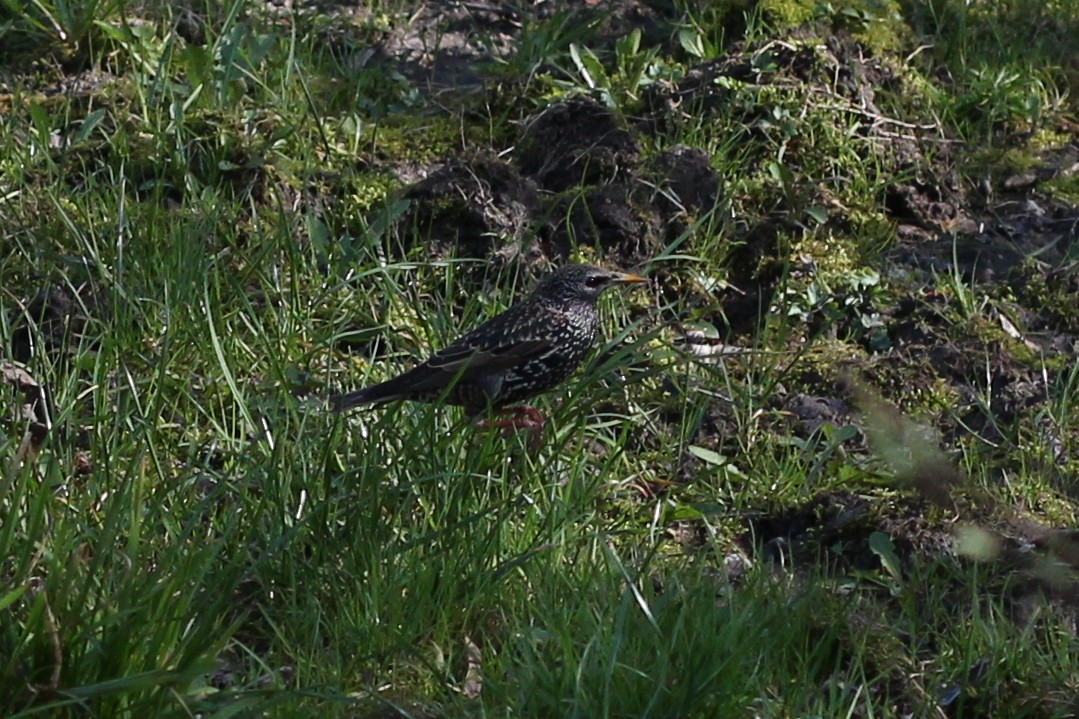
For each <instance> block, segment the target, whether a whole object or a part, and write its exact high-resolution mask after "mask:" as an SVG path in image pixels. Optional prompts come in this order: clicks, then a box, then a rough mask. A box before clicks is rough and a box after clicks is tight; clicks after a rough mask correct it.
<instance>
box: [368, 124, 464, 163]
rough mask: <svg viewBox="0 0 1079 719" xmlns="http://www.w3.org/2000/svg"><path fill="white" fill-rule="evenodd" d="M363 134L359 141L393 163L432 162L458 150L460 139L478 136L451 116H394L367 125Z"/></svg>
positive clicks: (381, 157)
mask: <svg viewBox="0 0 1079 719" xmlns="http://www.w3.org/2000/svg"><path fill="white" fill-rule="evenodd" d="M462 132H463V134H464V138H462ZM363 134H364V137H363V139H362V140H361V143H363V145H364V146H366V147H367V148H370V150H371V151H372V152H373V153H374V154H375V156H376V157H378V159H380V160H383V161H386V162H392V163H418V164H426V163H430V162H434V161H436V160H438V159H440V158H443V157H445V156H447V155H452V154H454V153H455V152H457V151H458V149H459V148H460V147H461V143H462V141H464V142H466V143H468V142H470V141H471V140H477V141H478V140H480V139H481V138H479V137H475V136H474V135H477V134H478V133H477V132H476V131H474V130H472V129H471V128H470V127H469V126H468V125H465V126H464V127H463V128H462V125H461V123H460V122H459V120H458V118H456V117H450V116H444V117H415V116H410V117H404V116H397V115H395V116H392V117H387V118H385V119H383V120H381V121H379V122H378V123H377V124H371V125H368V126H366V127H365V128H364V131H363Z"/></svg>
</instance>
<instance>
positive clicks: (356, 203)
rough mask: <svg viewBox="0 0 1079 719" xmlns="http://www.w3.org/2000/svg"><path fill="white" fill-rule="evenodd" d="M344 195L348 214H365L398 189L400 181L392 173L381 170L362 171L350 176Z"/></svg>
mask: <svg viewBox="0 0 1079 719" xmlns="http://www.w3.org/2000/svg"><path fill="white" fill-rule="evenodd" d="M350 185H351V187H350V188H349V192H348V194H347V196H346V201H347V202H348V204H349V211H348V212H349V215H359V216H366V215H367V214H368V213H369V212H370V211H371V210H373V209H374V208H376V207H378V206H380V205H382V204H383V203H384V202H385V201H386V198H388V197H389V196H390V195H391V194H392V193H393V192H395V191H396V190H398V189H400V187H401V182H400V180H398V179H397V178H396V177H394V176H393V175H389V174H387V173H383V172H363V173H360V174H359V175H357V176H356V177H354V178H352V180H351V182H350Z"/></svg>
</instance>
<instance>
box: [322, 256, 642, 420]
mask: <svg viewBox="0 0 1079 719" xmlns="http://www.w3.org/2000/svg"><path fill="white" fill-rule="evenodd" d="M637 282H647V280H646V279H645V278H643V277H640V276H639V275H634V274H629V273H626V272H613V271H611V270H605V269H603V268H601V267H593V266H591V265H567V266H566V267H563V268H561V269H559V270H557V271H556V272H553V273H552V274H550V275H548V276H547V277H545V278H544V279H543V280H541V281H540V283H539V284H538V285H537V286H536V289H535V290H533V292H532V294H531V295H529V296H528V297H526V298H525V299H524V300H522V301H521V302H519V303H518V304H515V305H513V306H512V307H510V308H509V309H507V310H506V311H505V312H503V313H502V314H500V315H497V316H495V317H494V318H492V319H491V320H489V321H487V322H485V323H484V324H482V325H480V326H479V327H477V328H476V329H474V330H472V331H471V332H469V333H468V334H466V335H464V336H463V337H461V338H460V339H458V340H457V341H456V342H454V343H453V344H451V345H449V346H448V347H446V348H445V349H443V350H441V351H439V352H437V353H435V354H434V355H432V356H431V358H430V359H428V360H427V361H426V362H423V363H421V364H419V365H417V366H416V367H413V368H412V369H410V370H409V371H407V372H405V373H404V374H401V375H398V376H397V377H394V378H393V379H390V380H387V381H385V382H382V383H380V384H376V385H372V386H371V387H364V388H363V389H359V390H356V391H355V392H349V393H348V394H341V395H335V396H333V397H331V398H330V404H331V406H332V407H333V409H334V410H335V411H341V410H344V409H348V408H350V407H355V406H357V405H363V404H381V403H383V402H391V401H394V400H401V399H407V400H415V401H419V402H436V401H442V402H446V403H448V404H453V405H459V406H462V407H464V410H465V413H466V414H467V415H468V416H469V417H473V418H474V417H476V416H478V415H481V414H483V413H484V412H485V411H486V410H488V409H494V410H495V411H497V412H499V413H506V414H512V415H513V416H514V419H511V420H505V421H501V422H496V423H495V426H498V427H524V428H527V429H529V430H531V431H533V432H534V433H535V434H536V435H538V433H539V431H540V430H541V429H542V427H543V422H544V420H543V414H542V413H540V411H539V410H537V409H535V408H534V407H510V406H507V405H510V404H512V403H514V402H522V401H524V400H527V399H529V398H531V397H534V396H536V395H537V394H540V393H541V392H544V391H546V390H548V389H551V388H552V387H554V386H555V385H557V384H559V383H560V382H562V381H563V380H565V379H566V378H567V377H569V376H570V374H572V373H573V371H574V370H575V369H577V366H578V365H579V364H580V363H581V361H582V360H583V359H584V357H585V355H586V354H587V353H588V350H589V348H591V346H592V343H593V342H594V341H595V339H596V332H597V330H598V329H599V313H598V312H597V311H596V300H598V299H599V296H600V295H601V294H602V293H603V291H604V290H605V289H607V288H608V287H612V286H614V285H616V284H631V283H637Z"/></svg>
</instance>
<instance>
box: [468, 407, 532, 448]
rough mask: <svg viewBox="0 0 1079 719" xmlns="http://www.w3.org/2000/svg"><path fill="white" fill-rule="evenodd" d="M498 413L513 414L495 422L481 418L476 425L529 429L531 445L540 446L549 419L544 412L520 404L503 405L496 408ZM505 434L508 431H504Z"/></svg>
mask: <svg viewBox="0 0 1079 719" xmlns="http://www.w3.org/2000/svg"><path fill="white" fill-rule="evenodd" d="M495 412H496V413H497V414H508V415H511V416H510V417H508V418H507V419H499V420H495V421H493V422H488V421H487V420H480V421H479V422H477V423H476V427H477V428H479V429H492V428H493V429H503V430H510V431H513V430H518V429H523V430H527V431H528V432H530V433H531V434H532V438H531V440H530V441H529V445H530V446H531V448H532V449H537V448H538V447H539V442H540V438H541V437H542V436H543V427H544V425H546V424H547V419H546V418H545V417H544V416H543V412H540V411H539V410H538V409H536V408H535V407H528V406H524V405H522V406H519V407H503V408H501V409H498V410H495ZM503 434H504V435H505V434H506V433H503Z"/></svg>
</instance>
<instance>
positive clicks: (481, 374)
mask: <svg viewBox="0 0 1079 719" xmlns="http://www.w3.org/2000/svg"><path fill="white" fill-rule="evenodd" d="M547 312H549V310H547V309H546V308H541V307H535V306H529V305H528V304H527V303H525V304H521V305H517V306H516V307H512V308H510V309H509V310H507V311H506V312H503V313H502V314H501V315H498V316H497V317H495V318H493V319H492V320H490V321H489V322H487V323H486V324H483V325H480V326H479V327H477V328H476V329H474V330H472V331H471V332H469V333H467V334H465V335H464V336H463V337H461V338H460V339H458V340H457V341H456V342H454V343H453V344H451V345H449V346H447V347H445V348H444V349H442V350H439V351H438V352H436V353H435V354H433V355H432V356H431V357H430V358H429V359H428V360H426V361H425V362H423V363H421V364H419V365H417V366H415V367H413V368H412V369H410V370H408V371H407V372H405V373H403V374H400V375H398V376H397V377H394V378H392V379H389V380H386V381H385V382H382V383H380V384H376V385H372V386H370V387H364V388H363V389H359V390H356V391H355V392H350V393H348V394H345V395H336V396H334V397H332V398H331V400H330V401H331V404H332V406H333V407H334V409H336V410H342V409H347V408H349V407H355V406H356V405H360V404H372V403H377V402H390V401H393V400H397V399H409V398H416V397H422V396H424V395H431V394H437V393H439V392H442V391H443V390H445V389H447V388H448V387H449V386H450V385H451V384H452V383H454V381H457V382H461V383H469V382H470V383H474V384H477V385H481V386H483V385H489V384H492V382H491V380H492V379H493V378H495V377H496V376H497V375H499V374H501V373H505V372H507V371H508V370H511V369H513V368H514V367H518V366H520V365H523V364H526V363H527V362H529V361H530V360H534V359H536V358H538V357H541V356H543V355H545V354H547V353H549V352H550V351H551V349H552V348H553V347H554V344H555V341H554V340H552V339H551V338H550V333H549V332H544V331H543V329H544V326H545V324H546V323H547V322H550V321H551V320H552V318H551V317H550V316H549V315H547V314H546V313H547ZM493 384H494V385H495V386H498V385H499V384H501V378H498V381H496V382H493Z"/></svg>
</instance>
